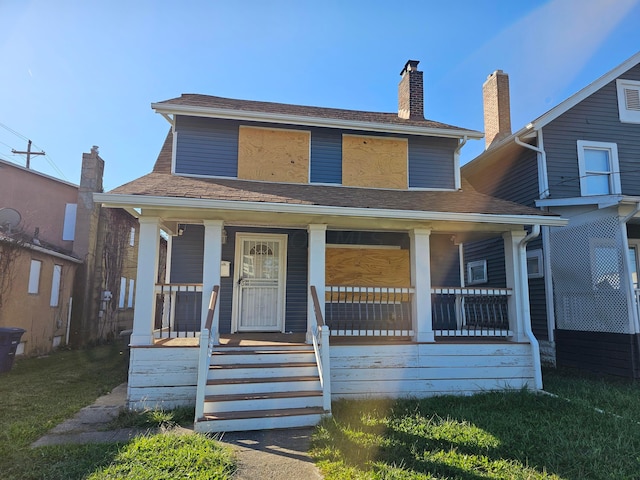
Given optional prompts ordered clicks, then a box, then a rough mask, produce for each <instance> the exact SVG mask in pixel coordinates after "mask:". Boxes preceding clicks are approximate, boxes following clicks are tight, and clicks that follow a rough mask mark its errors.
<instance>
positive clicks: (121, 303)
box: [118, 277, 127, 308]
mask: <svg viewBox="0 0 640 480" xmlns="http://www.w3.org/2000/svg"><path fill="white" fill-rule="evenodd" d="M126 294H127V279H126V278H125V277H120V296H119V297H118V308H124V301H125V298H126Z"/></svg>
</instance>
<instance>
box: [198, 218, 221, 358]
mask: <svg viewBox="0 0 640 480" xmlns="http://www.w3.org/2000/svg"><path fill="white" fill-rule="evenodd" d="M202 223H203V224H204V254H203V258H202V317H201V321H202V324H201V328H203V327H204V324H205V322H206V321H207V314H208V313H209V300H210V298H211V291H212V290H213V287H214V285H220V262H221V261H222V228H223V226H224V222H223V221H222V220H204V221H203V222H202ZM219 303H220V300H219V299H218V305H217V306H216V309H215V312H214V315H213V322H212V323H211V332H209V333H210V334H211V338H212V340H213V343H214V344H215V345H217V344H218V343H219V342H220V328H219V323H220V305H219Z"/></svg>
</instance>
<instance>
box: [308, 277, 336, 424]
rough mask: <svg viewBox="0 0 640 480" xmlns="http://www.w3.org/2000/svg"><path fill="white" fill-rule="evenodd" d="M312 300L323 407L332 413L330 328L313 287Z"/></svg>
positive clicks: (313, 329) (315, 347) (312, 286)
mask: <svg viewBox="0 0 640 480" xmlns="http://www.w3.org/2000/svg"><path fill="white" fill-rule="evenodd" d="M309 288H310V290H311V298H312V300H313V312H314V313H315V322H314V323H313V328H312V334H313V350H314V352H315V354H316V363H317V364H318V373H319V375H320V385H321V386H322V406H323V408H324V410H325V412H331V365H330V363H329V362H330V360H329V327H327V325H325V323H324V319H323V318H322V310H321V309H320V301H319V300H318V292H317V291H316V287H315V286H314V285H311V286H310V287H309Z"/></svg>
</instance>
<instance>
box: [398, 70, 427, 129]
mask: <svg viewBox="0 0 640 480" xmlns="http://www.w3.org/2000/svg"><path fill="white" fill-rule="evenodd" d="M418 63H420V62H419V61H418V60H409V61H408V62H407V63H406V64H405V66H404V68H403V69H402V71H401V72H400V75H401V76H402V79H401V80H400V84H399V85H398V117H400V118H404V119H411V120H414V119H415V120H424V94H423V86H422V72H420V71H418Z"/></svg>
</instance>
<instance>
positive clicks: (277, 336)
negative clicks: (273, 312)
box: [153, 332, 306, 347]
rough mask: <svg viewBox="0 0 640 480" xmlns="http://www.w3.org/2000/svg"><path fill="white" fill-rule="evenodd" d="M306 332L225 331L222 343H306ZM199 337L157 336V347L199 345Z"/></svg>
mask: <svg viewBox="0 0 640 480" xmlns="http://www.w3.org/2000/svg"><path fill="white" fill-rule="evenodd" d="M305 338H306V334H305V333H264V332H256V333H223V334H220V345H224V346H227V347H255V346H265V347H266V346H291V345H301V344H303V345H304V344H305ZM199 341H200V339H199V337H186V338H156V339H155V340H154V342H153V345H154V346H157V347H197V346H198V345H199Z"/></svg>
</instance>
